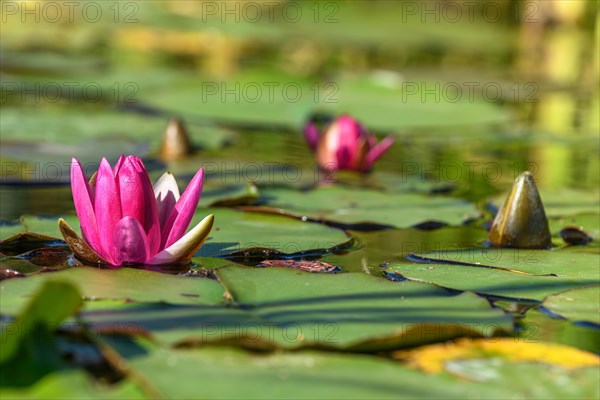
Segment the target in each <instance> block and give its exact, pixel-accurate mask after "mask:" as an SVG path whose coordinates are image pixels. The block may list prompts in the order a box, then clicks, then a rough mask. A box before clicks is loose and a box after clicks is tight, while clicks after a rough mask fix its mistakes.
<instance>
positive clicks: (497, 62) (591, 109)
mask: <svg viewBox="0 0 600 400" xmlns="http://www.w3.org/2000/svg"><path fill="white" fill-rule="evenodd" d="M598 21H599V14H598V3H597V2H596V1H594V0H590V1H583V0H565V1H513V0H498V1H493V2H461V1H456V2H455V1H405V2H402V1H321V2H310V1H309V2H292V1H225V2H222V1H186V0H183V1H116V2H104V1H102V2H99V1H95V2H94V1H83V2H80V1H77V2H71V3H69V2H50V1H4V2H3V3H2V41H1V53H0V54H1V59H0V60H1V64H0V67H1V75H0V78H1V80H2V96H1V97H2V99H1V100H2V102H1V105H2V112H1V120H0V124H1V135H2V136H1V144H2V146H1V147H2V150H1V153H0V157H1V161H2V171H1V176H0V178H1V179H0V182H1V186H0V195H1V200H2V212H1V215H0V217H2V218H8V219H14V218H16V217H18V216H19V215H21V214H24V213H56V212H63V211H66V210H70V207H71V205H70V197H69V193H68V190H67V189H66V188H63V185H64V183H65V182H68V168H67V167H66V166H65V165H66V164H65V163H68V161H69V160H70V157H71V156H73V155H76V156H77V157H79V158H80V159H82V162H84V163H91V165H92V164H94V163H96V164H97V162H98V160H99V158H100V157H101V156H107V157H108V158H109V160H111V161H114V160H115V159H116V157H117V156H118V155H119V154H121V153H131V154H138V155H141V156H143V157H145V158H146V159H148V160H155V161H156V164H155V166H156V168H157V170H164V169H165V168H169V169H171V170H173V171H175V172H179V173H180V174H188V173H191V172H193V171H194V170H196V169H197V168H198V166H199V165H201V164H203V165H208V166H207V167H206V168H207V170H209V169H210V170H211V171H212V175H211V176H209V182H213V183H214V184H215V185H220V184H229V183H232V182H231V181H232V180H233V179H239V180H241V181H243V180H246V179H245V178H248V179H250V178H249V177H247V176H241V177H240V176H238V177H237V178H235V177H234V176H235V175H236V174H237V175H239V173H231V168H233V169H234V170H235V169H236V168H237V170H238V172H239V170H240V169H241V168H242V167H240V165H239V164H238V165H237V166H236V163H258V164H259V165H260V166H262V168H265V167H264V164H265V163H281V165H278V167H280V168H284V167H285V166H286V165H291V166H292V167H293V168H296V169H299V170H302V171H308V172H305V173H304V175H303V176H304V177H305V178H308V177H313V176H314V173H313V172H311V171H312V170H313V169H314V161H313V158H312V154H311V153H310V151H309V150H308V147H307V146H306V145H305V144H304V141H303V139H302V136H301V134H300V132H301V131H302V126H303V124H304V123H305V122H306V121H307V120H310V119H313V120H317V121H321V122H326V121H329V120H331V118H333V117H334V116H336V115H339V114H340V113H350V114H352V115H353V116H355V117H356V118H358V119H359V120H360V121H362V122H363V123H364V124H365V125H366V126H367V127H368V128H369V129H370V130H371V131H373V132H375V133H378V134H388V133H392V134H394V135H397V142H396V145H395V146H394V147H393V148H392V150H391V151H390V152H389V153H388V154H386V155H385V157H384V158H383V159H382V160H381V162H380V163H379V164H378V165H377V166H376V169H377V170H378V171H382V172H390V173H392V174H395V175H396V176H400V177H401V179H400V180H401V181H402V180H404V181H415V180H420V181H430V182H434V183H436V182H439V183H444V184H448V185H449V186H450V187H451V188H452V189H453V190H454V191H453V193H454V194H456V195H459V196H461V197H463V198H467V199H470V200H473V201H482V200H483V199H485V198H486V197H488V196H490V195H493V194H495V193H497V192H498V191H500V190H504V189H506V188H507V186H508V185H509V184H510V182H511V181H512V180H513V179H514V177H515V176H516V174H518V173H519V172H520V171H522V170H526V169H529V170H531V171H532V172H533V173H534V174H535V176H536V179H537V181H538V184H539V185H540V186H541V188H543V189H548V190H559V189H563V188H577V189H595V190H597V188H598V184H599V168H600V167H599V161H598V153H599V141H598V132H599V129H600V128H599V111H598V110H599V108H600V107H599V100H598V99H599V95H598V83H599V82H598V80H599V73H598V59H599V56H598V48H599V42H598ZM174 116H178V117H181V118H183V120H184V121H185V123H186V124H187V127H188V129H189V132H190V135H191V139H192V144H193V145H194V148H195V149H196V150H197V151H196V152H195V153H194V154H193V155H192V156H191V157H189V158H186V159H176V160H173V159H170V160H165V159H163V160H161V159H160V146H161V140H162V136H163V131H164V129H165V127H166V124H167V121H168V120H169V119H170V118H171V117H174ZM211 163H212V164H211ZM244 165H246V164H244ZM92 169H93V167H90V170H92ZM227 171H230V172H229V173H227ZM282 179H284V178H280V179H279V180H282ZM276 180H277V179H269V178H267V173H266V171H265V170H264V169H263V170H262V183H263V184H272V183H281V182H274V181H276ZM23 183H29V184H32V185H33V184H35V186H31V185H26V187H23ZM236 183H237V182H236ZM63 189H64V190H63ZM36 191H37V192H36ZM569 193H571V192H569Z"/></svg>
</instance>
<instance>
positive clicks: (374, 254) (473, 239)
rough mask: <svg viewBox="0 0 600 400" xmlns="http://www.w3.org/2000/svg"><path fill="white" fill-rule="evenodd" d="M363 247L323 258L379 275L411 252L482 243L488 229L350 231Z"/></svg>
mask: <svg viewBox="0 0 600 400" xmlns="http://www.w3.org/2000/svg"><path fill="white" fill-rule="evenodd" d="M350 234H351V235H352V236H353V237H355V238H356V241H357V242H358V243H359V244H360V248H359V249H357V250H356V251H352V252H350V253H348V254H342V255H328V256H327V258H326V259H324V260H323V261H326V262H329V263H332V264H336V265H340V266H342V268H343V269H344V271H347V272H361V271H363V272H367V273H370V274H372V275H379V273H380V272H381V265H386V264H389V263H392V264H393V263H397V262H399V263H402V262H404V261H405V257H406V256H407V255H408V254H410V253H422V252H427V251H436V250H458V249H467V248H478V247H482V245H483V242H484V241H485V240H486V239H487V232H486V231H485V230H483V229H481V228H477V227H474V226H446V227H442V228H439V229H434V230H423V229H415V228H406V229H386V230H380V231H374V232H359V231H350Z"/></svg>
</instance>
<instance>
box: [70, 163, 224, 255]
mask: <svg viewBox="0 0 600 400" xmlns="http://www.w3.org/2000/svg"><path fill="white" fill-rule="evenodd" d="M203 179H204V170H203V169H202V168H201V169H200V170H199V171H198V172H197V173H196V175H195V176H194V178H193V179H192V180H191V181H190V183H189V185H188V186H187V188H186V190H185V191H184V192H183V194H182V195H181V196H180V195H179V189H178V187H177V182H176V181H175V178H174V177H173V175H172V174H171V173H169V172H166V173H165V174H164V175H163V176H162V177H161V178H160V179H158V181H157V182H156V184H155V185H154V186H152V183H151V182H150V178H149V176H148V172H147V171H146V167H145V166H144V163H143V162H142V160H140V159H139V158H138V157H134V156H127V157H125V156H124V155H123V156H121V158H119V160H118V161H117V163H116V165H115V167H114V168H111V166H110V164H109V162H108V161H107V160H106V159H104V158H103V159H102V162H101V163H100V167H99V168H98V172H97V173H96V174H94V176H92V178H91V179H90V181H89V182H88V180H87V178H86V176H85V173H84V171H83V168H82V167H81V164H80V163H79V161H77V160H76V159H75V158H73V160H72V162H71V189H72V191H73V200H74V202H75V210H76V211H77V216H78V217H79V223H80V226H81V233H82V238H79V236H77V234H76V233H75V232H74V231H73V229H72V228H70V227H69V226H68V225H67V224H66V222H65V221H64V220H61V221H60V223H59V227H60V229H61V232H62V234H63V237H64V238H65V241H66V242H67V244H69V246H70V247H71V249H72V250H73V252H74V253H75V254H76V255H77V256H79V257H80V258H82V259H84V260H88V261H94V262H97V263H104V264H111V265H114V266H120V265H123V264H152V265H163V264H174V263H186V262H189V260H190V259H191V257H192V256H193V255H194V253H195V252H196V251H198V249H199V248H200V247H201V246H202V244H203V243H204V241H205V240H206V239H207V237H208V234H209V233H210V230H211V228H212V225H213V222H214V217H213V215H209V216H207V217H206V218H204V219H203V220H202V221H201V222H200V223H198V225H196V226H195V227H194V228H193V229H191V230H190V231H189V232H188V233H186V230H187V228H188V226H189V224H190V222H191V220H192V217H193V216H194V212H195V210H196V206H197V205H198V202H199V201H200V195H201V193H202V184H203Z"/></svg>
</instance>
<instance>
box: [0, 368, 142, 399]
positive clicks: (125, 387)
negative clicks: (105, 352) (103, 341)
mask: <svg viewBox="0 0 600 400" xmlns="http://www.w3.org/2000/svg"><path fill="white" fill-rule="evenodd" d="M0 397H2V398H3V399H12V398H20V399H23V398H25V399H28V398H30V399H58V398H61V399H98V400H111V399H115V400H117V399H124V398H127V399H146V398H147V397H146V396H145V395H144V393H143V392H142V391H141V390H140V389H139V388H138V387H137V386H136V385H135V384H133V383H132V382H131V381H129V380H127V381H125V382H119V383H115V384H112V385H98V384H97V383H96V382H94V381H92V380H91V379H90V376H89V374H88V373H87V372H85V371H83V370H75V369H71V370H62V371H57V372H54V373H51V374H48V375H46V376H45V377H43V378H42V379H40V380H39V381H37V382H35V383H34V384H33V385H31V386H29V387H25V388H22V387H21V388H19V387H10V386H9V387H2V388H0Z"/></svg>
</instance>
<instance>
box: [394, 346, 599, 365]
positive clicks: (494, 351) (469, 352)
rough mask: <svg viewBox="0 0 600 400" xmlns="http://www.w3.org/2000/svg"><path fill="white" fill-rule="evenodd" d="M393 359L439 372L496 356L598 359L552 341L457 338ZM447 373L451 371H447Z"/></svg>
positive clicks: (576, 361) (565, 361) (571, 361)
mask: <svg viewBox="0 0 600 400" xmlns="http://www.w3.org/2000/svg"><path fill="white" fill-rule="evenodd" d="M394 358H396V359H400V360H407V361H408V362H409V363H410V364H411V365H413V366H415V367H417V368H419V369H421V370H423V371H425V372H441V371H443V370H444V369H446V367H445V365H446V364H447V363H448V362H450V361H453V360H469V359H485V358H500V359H502V360H506V361H508V362H511V363H517V362H521V363H527V362H535V363H545V364H550V365H554V366H557V367H562V368H582V367H597V366H600V358H599V357H598V356H597V355H595V354H593V353H590V352H587V351H582V350H579V349H576V348H573V347H569V346H565V345H562V344H556V343H541V342H538V343H527V342H524V341H519V340H516V339H502V338H499V339H494V340H480V339H474V340H473V339H459V340H457V341H456V342H454V343H441V344H434V345H429V346H424V347H421V348H417V349H415V350H407V351H399V352H395V353H394ZM450 372H451V370H450Z"/></svg>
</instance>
